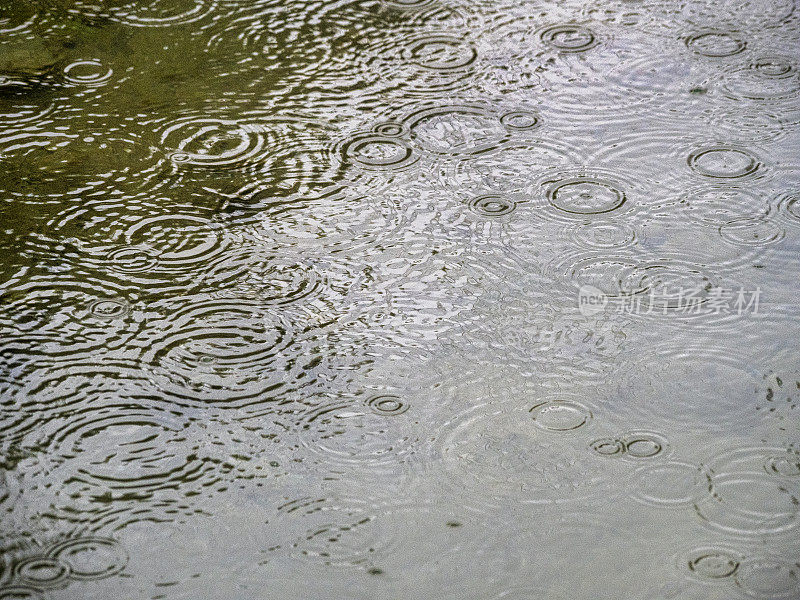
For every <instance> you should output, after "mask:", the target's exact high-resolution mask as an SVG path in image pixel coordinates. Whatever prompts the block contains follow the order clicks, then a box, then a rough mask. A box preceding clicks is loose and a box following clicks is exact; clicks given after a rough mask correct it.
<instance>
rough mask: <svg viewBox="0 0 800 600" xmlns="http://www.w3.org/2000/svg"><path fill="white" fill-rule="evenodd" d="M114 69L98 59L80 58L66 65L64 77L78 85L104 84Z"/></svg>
mask: <svg viewBox="0 0 800 600" xmlns="http://www.w3.org/2000/svg"><path fill="white" fill-rule="evenodd" d="M112 74H113V71H112V70H111V69H108V68H106V67H104V66H103V63H102V62H100V61H99V60H97V59H89V60H78V61H75V62H73V63H70V64H68V65H67V66H66V67H64V79H66V80H67V81H68V82H70V83H74V84H76V85H91V86H95V85H103V84H104V83H107V82H108V80H109V79H111V75H112Z"/></svg>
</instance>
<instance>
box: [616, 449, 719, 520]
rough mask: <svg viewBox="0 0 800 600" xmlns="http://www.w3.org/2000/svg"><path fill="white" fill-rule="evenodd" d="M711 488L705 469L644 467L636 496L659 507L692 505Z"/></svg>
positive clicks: (676, 465)
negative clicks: (707, 488) (705, 488)
mask: <svg viewBox="0 0 800 600" xmlns="http://www.w3.org/2000/svg"><path fill="white" fill-rule="evenodd" d="M620 446H621V442H620ZM706 485H708V481H707V476H706V475H705V474H704V472H703V470H702V468H701V467H699V466H697V465H691V464H687V463H681V462H669V463H666V464H659V465H653V466H647V467H643V468H642V469H640V470H639V471H637V474H636V488H635V492H634V494H635V497H636V498H637V499H638V500H641V501H643V502H644V503H646V504H653V505H656V506H682V505H689V504H692V503H693V502H694V501H695V500H696V499H697V498H698V497H700V495H701V494H702V493H703V488H704V487H705V486H706Z"/></svg>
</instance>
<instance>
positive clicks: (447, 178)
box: [437, 141, 579, 201]
mask: <svg viewBox="0 0 800 600" xmlns="http://www.w3.org/2000/svg"><path fill="white" fill-rule="evenodd" d="M578 156H579V153H578V151H577V150H576V149H575V148H573V147H571V146H568V145H564V144H562V143H560V142H558V143H554V142H550V141H547V142H544V141H541V142H536V143H529V144H526V143H509V144H503V145H501V146H500V147H498V148H497V149H495V150H489V151H486V152H482V153H478V154H475V155H471V156H464V157H460V158H458V159H457V160H454V161H450V162H449V163H447V164H445V165H443V168H442V169H441V171H440V172H438V173H437V176H438V179H437V183H438V185H440V186H441V187H442V188H443V189H445V190H447V191H448V192H453V193H456V194H459V195H465V194H467V193H469V194H470V197H469V198H467V201H468V200H469V199H471V198H474V194H475V190H476V189H478V190H485V191H486V192H489V193H496V194H502V195H506V196H507V195H509V194H514V193H518V194H525V193H527V194H531V195H532V194H534V191H535V190H536V189H537V186H538V185H540V182H541V179H540V178H539V177H538V174H539V173H540V172H542V171H544V170H546V169H551V168H553V167H554V166H555V167H559V166H560V167H561V168H569V167H570V166H572V165H574V164H575V163H576V162H579V160H578Z"/></svg>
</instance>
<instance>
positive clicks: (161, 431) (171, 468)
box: [42, 406, 216, 568]
mask: <svg viewBox="0 0 800 600" xmlns="http://www.w3.org/2000/svg"><path fill="white" fill-rule="evenodd" d="M43 429H44V431H43V432H42V433H45V434H46V433H47V432H48V431H53V430H56V431H55V436H56V437H55V438H54V439H53V440H52V441H51V442H50V444H51V446H52V447H51V448H50V450H51V455H52V456H53V458H54V460H58V461H63V465H62V466H61V468H62V469H64V470H66V471H68V472H69V474H70V476H69V479H70V482H71V483H72V484H73V485H75V486H78V487H81V489H82V491H83V492H84V494H80V495H85V496H86V497H87V498H89V499H92V500H94V499H101V498H103V497H105V498H109V499H118V500H122V499H138V500H145V499H149V498H152V497H153V496H154V495H156V494H159V493H163V492H164V491H167V490H175V489H183V490H184V492H185V493H189V495H191V493H193V492H194V491H196V489H197V488H198V487H201V486H202V485H203V484H208V483H209V480H210V481H212V482H213V480H214V478H215V477H216V474H215V473H214V469H213V465H212V464H211V463H206V462H205V461H204V460H203V459H201V458H200V457H199V456H198V455H197V447H196V446H194V445H192V443H191V442H190V441H189V440H187V438H186V435H185V433H184V429H185V425H184V424H183V423H181V422H180V421H179V420H177V419H175V418H174V417H169V416H167V415H159V414H157V413H154V412H150V411H147V410H143V409H139V410H132V409H131V407H128V406H125V407H117V406H109V407H106V408H103V409H97V410H88V411H85V412H82V413H81V415H80V417H79V418H77V419H58V420H54V421H52V422H51V423H48V424H47V425H46V426H45V427H44V428H43ZM80 548H84V546H80ZM91 548H92V546H91V545H90V544H88V545H86V546H85V551H86V553H85V554H84V555H83V558H84V559H87V560H88V557H90V554H89V553H88V552H89V550H91ZM73 552H77V550H73ZM51 555H52V556H58V557H61V556H67V557H68V556H69V555H65V554H64V553H63V552H59V553H58V554H55V553H53V554H51ZM70 564H72V563H70ZM77 566H78V567H81V565H77ZM81 568H85V567H81Z"/></svg>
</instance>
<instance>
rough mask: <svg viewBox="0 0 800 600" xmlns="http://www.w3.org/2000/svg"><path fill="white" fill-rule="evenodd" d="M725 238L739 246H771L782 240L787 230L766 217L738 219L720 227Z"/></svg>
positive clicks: (720, 231)
mask: <svg viewBox="0 0 800 600" xmlns="http://www.w3.org/2000/svg"><path fill="white" fill-rule="evenodd" d="M719 233H720V235H721V236H722V237H723V239H725V240H727V241H729V242H731V243H732V244H735V245H737V246H769V245H771V244H775V243H777V242H780V241H781V240H782V239H783V238H784V237H785V235H786V232H785V231H784V230H783V229H782V228H781V227H779V226H778V225H777V224H776V223H774V222H772V221H768V220H766V219H748V218H745V219H736V220H733V221H729V222H728V223H725V224H724V225H721V226H720V228H719Z"/></svg>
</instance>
